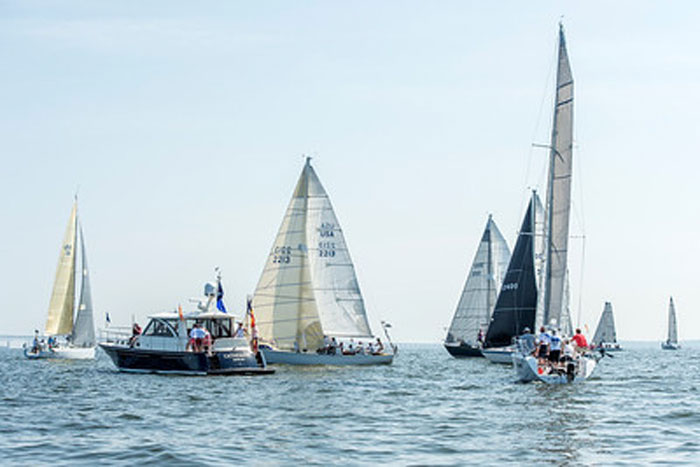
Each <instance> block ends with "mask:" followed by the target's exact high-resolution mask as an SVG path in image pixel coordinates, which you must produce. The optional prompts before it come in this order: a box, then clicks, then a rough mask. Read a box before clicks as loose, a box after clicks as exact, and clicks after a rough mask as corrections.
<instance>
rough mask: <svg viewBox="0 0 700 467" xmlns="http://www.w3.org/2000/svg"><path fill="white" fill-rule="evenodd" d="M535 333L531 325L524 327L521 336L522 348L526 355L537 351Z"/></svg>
mask: <svg viewBox="0 0 700 467" xmlns="http://www.w3.org/2000/svg"><path fill="white" fill-rule="evenodd" d="M535 349H536V347H535V335H534V334H533V333H532V331H530V328H529V327H525V329H523V333H522V335H521V336H520V350H521V351H522V352H523V354H525V355H532V354H533V353H534V352H535Z"/></svg>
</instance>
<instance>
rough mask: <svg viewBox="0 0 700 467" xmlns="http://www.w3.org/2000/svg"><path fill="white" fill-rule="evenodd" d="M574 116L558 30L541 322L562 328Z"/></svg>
mask: <svg viewBox="0 0 700 467" xmlns="http://www.w3.org/2000/svg"><path fill="white" fill-rule="evenodd" d="M573 115H574V81H573V77H572V75H571V67H570V66H569V57H568V54H567V51H566V41H565V39H564V30H563V27H562V26H561V25H560V28H559V60H558V67H557V84H556V100H555V105H554V118H553V123H552V140H551V146H550V147H551V150H550V162H549V177H548V183H547V186H548V193H547V213H546V222H547V251H546V265H545V270H546V274H545V281H546V284H545V287H544V299H545V301H544V313H545V316H544V322H545V323H547V324H549V323H551V322H552V321H554V322H555V323H557V324H559V325H561V324H562V323H561V321H563V314H564V313H565V283H566V275H567V253H568V241H569V211H570V208H571V175H572V146H573Z"/></svg>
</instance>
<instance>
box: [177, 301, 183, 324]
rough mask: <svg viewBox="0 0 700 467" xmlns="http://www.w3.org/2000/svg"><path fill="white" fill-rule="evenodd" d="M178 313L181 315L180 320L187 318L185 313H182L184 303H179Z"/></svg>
mask: <svg viewBox="0 0 700 467" xmlns="http://www.w3.org/2000/svg"><path fill="white" fill-rule="evenodd" d="M177 314H178V315H179V316H180V321H184V320H185V315H184V314H183V313H182V305H180V304H179V303H178V304H177Z"/></svg>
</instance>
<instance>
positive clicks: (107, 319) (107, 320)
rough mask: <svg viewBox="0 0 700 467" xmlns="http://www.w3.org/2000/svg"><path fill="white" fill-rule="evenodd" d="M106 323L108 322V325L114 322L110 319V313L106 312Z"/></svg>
mask: <svg viewBox="0 0 700 467" xmlns="http://www.w3.org/2000/svg"><path fill="white" fill-rule="evenodd" d="M105 321H106V322H108V323H111V322H112V320H111V319H109V312H105Z"/></svg>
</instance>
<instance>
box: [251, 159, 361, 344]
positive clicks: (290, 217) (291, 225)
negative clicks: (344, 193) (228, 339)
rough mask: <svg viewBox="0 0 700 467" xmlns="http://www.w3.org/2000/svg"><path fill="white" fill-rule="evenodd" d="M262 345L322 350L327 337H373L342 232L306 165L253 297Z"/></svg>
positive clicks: (325, 197) (330, 207) (314, 175)
mask: <svg viewBox="0 0 700 467" xmlns="http://www.w3.org/2000/svg"><path fill="white" fill-rule="evenodd" d="M253 307H254V309H255V313H256V315H257V319H258V330H259V333H260V337H261V339H262V340H264V341H267V342H270V343H273V344H274V345H275V346H276V347H277V348H279V349H283V350H289V349H293V348H295V347H299V348H307V349H317V348H319V347H321V345H322V341H323V336H324V335H327V336H332V337H338V338H369V337H371V336H372V332H371V330H370V326H369V322H368V321H367V314H366V311H365V306H364V301H363V299H362V294H361V293H360V288H359V285H358V282H357V277H356V275H355V268H354V265H353V263H352V259H351V258H350V254H349V252H348V248H347V244H346V242H345V237H344V235H343V231H342V229H341V228H340V224H339V222H338V219H337V217H336V215H335V212H334V211H333V207H332V205H331V202H330V199H329V197H328V194H327V193H326V191H325V190H324V188H323V186H322V185H321V182H320V180H319V179H318V176H317V175H316V172H315V171H314V169H313V167H312V166H311V163H310V159H307V160H306V164H305V165H304V169H303V170H302V173H301V176H300V177H299V181H298V182H297V185H296V188H295V190H294V194H293V195H292V199H291V201H290V203H289V206H288V207H287V211H286V213H285V216H284V219H283V220H282V225H281V226H280V229H279V231H278V233H277V236H276V238H275V243H274V245H273V247H272V250H271V251H270V255H269V256H268V259H267V262H266V264H265V268H264V269H263V272H262V275H261V277H260V280H259V281H258V285H257V287H256V289H255V295H254V297H253Z"/></svg>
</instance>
